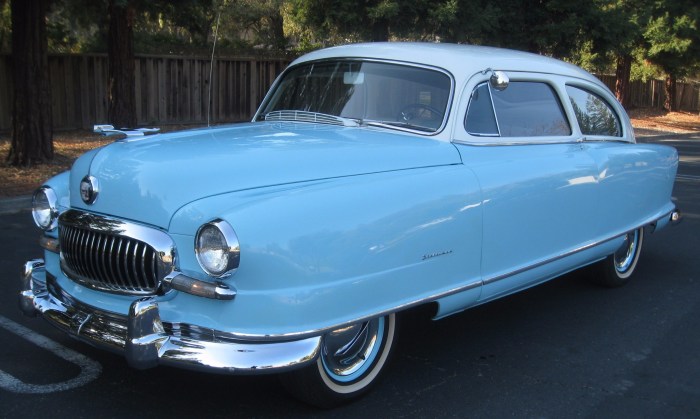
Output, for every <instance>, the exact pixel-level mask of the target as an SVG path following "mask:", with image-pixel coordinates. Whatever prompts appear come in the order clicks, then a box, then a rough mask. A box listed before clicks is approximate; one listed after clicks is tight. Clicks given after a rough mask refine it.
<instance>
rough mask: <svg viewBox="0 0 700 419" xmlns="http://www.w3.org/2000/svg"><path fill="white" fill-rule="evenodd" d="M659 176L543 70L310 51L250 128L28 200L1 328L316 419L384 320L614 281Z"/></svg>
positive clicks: (594, 92) (649, 149)
mask: <svg viewBox="0 0 700 419" xmlns="http://www.w3.org/2000/svg"><path fill="white" fill-rule="evenodd" d="M677 166H678V155H677V152H676V150H675V149H673V148H671V147H666V146H661V145H652V144H639V143H636V141H635V137H634V133H633V130H632V126H631V125H630V122H629V118H628V117H627V115H626V113H625V111H624V109H623V108H622V107H621V106H620V104H619V103H618V102H617V101H616V100H615V97H614V96H613V95H612V94H611V92H610V91H609V90H608V89H607V88H606V87H605V85H604V84H602V83H601V82H600V81H599V80H597V79H596V78H595V77H593V76H592V75H590V74H589V73H587V72H585V71H583V70H582V69H580V68H578V67H576V66H573V65H570V64H567V63H564V62H562V61H558V60H555V59H552V58H547V57H542V56H538V55H534V54H529V53H524V52H517V51H509V50H503V49H496V48H489V47H478V46H465V45H449V44H428V43H376V44H355V45H348V46H341V47H333V48H328V49H322V50H318V51H315V52H311V53H309V54H307V55H304V56H302V57H301V58H298V59H296V60H295V61H294V62H292V63H291V64H290V65H289V67H288V68H287V69H286V70H285V71H284V72H283V73H282V74H281V75H280V76H279V77H278V79H277V80H276V81H275V83H274V84H273V86H272V87H271V89H270V91H269V93H268V94H267V96H266V97H265V98H264V100H263V102H262V104H261V105H260V107H259V109H258V111H257V113H256V114H255V116H254V117H253V120H252V121H251V122H249V123H241V124H233V125H228V126H215V127H208V128H201V129H194V130H188V131H183V132H175V133H168V134H156V135H151V136H142V137H126V138H124V139H119V140H116V141H115V142H113V143H111V144H109V145H107V146H104V147H102V148H99V149H95V150H93V151H90V152H88V153H87V154H85V155H83V156H82V157H80V158H79V159H78V160H76V162H75V163H74V165H73V166H72V168H71V170H70V171H69V172H66V173H62V174H59V175H58V176H56V177H54V178H52V179H50V180H49V181H47V182H46V184H45V185H44V186H42V187H41V188H40V189H38V190H37V191H36V193H35V194H34V198H33V217H34V220H35V222H36V224H37V225H38V226H39V227H40V228H41V229H42V230H43V232H42V234H41V240H40V243H41V246H42V247H43V258H42V259H36V260H32V261H29V262H27V263H26V264H25V266H24V271H23V273H22V291H21V294H20V306H21V308H22V309H23V311H24V312H25V313H26V314H28V315H36V314H37V313H39V314H41V315H42V317H43V318H45V319H46V320H47V321H48V322H50V323H51V324H53V325H55V326H56V327H58V328H59V329H61V330H63V331H65V332H66V333H67V334H69V335H71V336H73V337H75V338H77V339H79V340H81V341H84V342H87V343H89V344H92V345H95V346H97V347H100V348H105V349H107V350H111V351H115V352H118V353H121V354H123V355H124V356H125V358H126V361H127V362H128V364H129V365H131V366H133V367H135V368H141V369H144V368H150V367H154V366H157V365H170V366H175V367H181V368H189V369H196V370H213V371H218V372H223V373H231V374H261V373H279V375H280V377H281V379H282V381H283V383H284V384H285V386H286V387H287V388H288V389H289V391H291V392H292V393H293V394H294V395H296V396H297V397H299V398H301V399H302V400H304V401H306V402H309V403H312V404H315V405H318V406H333V405H336V404H338V403H342V402H346V401H348V400H352V399H355V398H357V397H358V396H359V395H361V394H363V393H365V392H366V391H367V390H368V389H369V388H370V387H371V386H372V384H374V383H375V382H376V381H377V379H378V377H379V376H380V373H381V372H382V371H383V370H384V369H385V367H386V365H387V361H388V359H389V357H390V354H391V353H392V352H393V351H394V350H395V347H396V341H397V333H398V331H399V327H398V324H399V319H400V317H399V316H398V314H399V313H400V312H402V311H404V310H407V309H409V308H413V307H417V306H423V305H430V306H431V307H432V308H433V310H434V318H435V319H440V318H443V317H445V316H448V315H451V314H454V313H458V312H461V311H463V310H465V309H467V308H469V307H473V306H476V305H479V304H483V303H486V302H488V301H491V300H494V299H497V298H500V297H503V296H506V295H509V294H512V293H514V292H517V291H521V290H524V289H526V288H528V287H532V286H534V285H537V284H539V283H542V282H544V281H547V280H550V279H552V278H555V277H557V276H561V275H562V274H564V273H567V272H569V271H572V270H575V269H579V268H582V267H587V268H586V269H588V270H589V274H590V275H591V277H592V279H593V280H594V281H595V282H598V283H600V284H602V285H605V286H609V287H616V286H620V285H623V284H625V283H627V282H629V280H630V278H631V277H632V274H633V273H634V271H635V268H636V266H637V261H638V259H639V256H640V252H641V250H642V244H643V242H644V239H645V238H646V237H647V235H648V234H649V233H652V232H655V231H658V230H659V229H661V228H663V227H664V226H666V225H667V224H669V223H673V222H676V221H678V220H679V219H680V212H679V211H678V210H677V209H676V207H675V205H674V203H673V201H672V199H671V193H672V188H673V182H674V178H675V174H676V170H677ZM404 327H410V325H406V324H404Z"/></svg>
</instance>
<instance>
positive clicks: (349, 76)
mask: <svg viewBox="0 0 700 419" xmlns="http://www.w3.org/2000/svg"><path fill="white" fill-rule="evenodd" d="M451 87H452V83H451V79H450V77H449V76H448V75H447V74H445V73H443V72H440V71H437V70H434V69H429V68H424V67H414V66H408V65H400V64H393V63H382V62H374V61H355V60H339V61H320V62H313V63H305V64H301V65H298V66H295V67H293V68H292V69H290V70H289V71H287V72H286V73H285V74H284V76H283V78H282V79H281V80H280V82H279V83H278V84H277V85H276V88H275V90H274V92H272V94H271V95H270V97H269V100H268V101H267V102H266V103H265V104H264V105H263V108H262V109H261V111H260V112H259V113H258V117H257V119H258V120H266V119H267V120H282V119H284V120H305V121H311V120H313V121H315V122H327V121H331V120H334V121H336V122H343V121H353V122H354V123H357V124H360V125H381V126H385V127H389V128H398V129H404V130H413V131H419V132H423V133H433V132H437V131H439V130H440V129H441V128H442V126H443V123H444V119H445V116H446V113H447V112H446V110H447V106H448V103H449V100H450V94H451ZM288 111H292V112H288ZM294 111H296V112H294ZM319 115H323V116H324V118H319V117H318V116H319ZM329 117H331V118H329ZM328 123H331V122H328ZM343 125H348V124H347V123H343Z"/></svg>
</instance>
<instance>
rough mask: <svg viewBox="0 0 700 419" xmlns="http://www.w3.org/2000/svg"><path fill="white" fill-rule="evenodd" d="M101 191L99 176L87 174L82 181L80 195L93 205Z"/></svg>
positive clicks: (84, 200)
mask: <svg viewBox="0 0 700 419" xmlns="http://www.w3.org/2000/svg"><path fill="white" fill-rule="evenodd" d="M99 193H100V188H99V186H98V182H97V178H95V177H94V176H90V175H87V176H85V177H84V178H83V180H81V181H80V197H81V198H82V199H83V202H85V203H86V204H88V205H92V204H93V203H94V202H95V200H96V199H97V195H98V194H99Z"/></svg>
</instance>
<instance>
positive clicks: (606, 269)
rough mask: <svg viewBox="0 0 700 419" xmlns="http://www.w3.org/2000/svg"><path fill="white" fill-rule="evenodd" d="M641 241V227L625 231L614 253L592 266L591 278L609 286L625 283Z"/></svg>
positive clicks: (638, 253) (639, 249)
mask: <svg viewBox="0 0 700 419" xmlns="http://www.w3.org/2000/svg"><path fill="white" fill-rule="evenodd" d="M643 242H644V229H643V228H639V229H637V230H634V231H630V232H629V233H627V234H626V235H625V241H624V243H623V244H622V246H620V248H619V249H617V250H616V251H615V253H613V254H612V255H610V256H608V257H607V258H605V259H604V260H602V261H600V262H598V263H597V264H595V265H594V266H593V270H592V275H593V280H594V281H595V282H596V283H598V284H600V285H603V286H606V287H610V288H615V287H621V286H623V285H625V284H627V283H628V282H629V280H630V277H631V276H632V275H633V274H634V271H635V269H636V267H637V262H638V261H639V255H640V254H641V252H642V243H643Z"/></svg>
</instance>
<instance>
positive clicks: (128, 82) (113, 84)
mask: <svg viewBox="0 0 700 419" xmlns="http://www.w3.org/2000/svg"><path fill="white" fill-rule="evenodd" d="M122 3H123V2H120V1H118V0H109V9H108V12H109V34H108V38H107V50H108V54H109V85H108V87H107V99H108V101H109V103H108V109H107V118H108V119H109V123H110V124H112V125H114V126H115V127H117V128H133V127H135V126H136V123H137V122H136V99H135V89H136V76H135V69H136V60H135V58H134V14H135V12H134V6H133V4H132V2H131V1H127V2H126V4H125V5H122Z"/></svg>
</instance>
